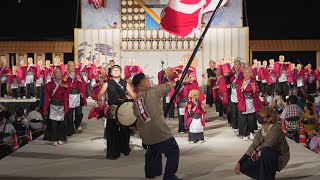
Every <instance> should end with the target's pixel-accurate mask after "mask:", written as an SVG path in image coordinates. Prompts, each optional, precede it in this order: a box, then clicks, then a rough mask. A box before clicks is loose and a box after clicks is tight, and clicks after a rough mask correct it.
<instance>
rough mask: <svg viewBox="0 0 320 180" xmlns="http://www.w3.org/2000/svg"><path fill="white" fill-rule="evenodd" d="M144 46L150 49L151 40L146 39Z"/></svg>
mask: <svg viewBox="0 0 320 180" xmlns="http://www.w3.org/2000/svg"><path fill="white" fill-rule="evenodd" d="M146 47H147V49H151V41H147V43H146Z"/></svg>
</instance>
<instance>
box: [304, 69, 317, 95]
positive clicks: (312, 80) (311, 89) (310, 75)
mask: <svg viewBox="0 0 320 180" xmlns="http://www.w3.org/2000/svg"><path fill="white" fill-rule="evenodd" d="M305 76H306V77H305V78H306V87H307V93H308V94H312V95H314V94H316V88H317V87H316V85H317V83H316V75H315V71H314V70H313V69H312V64H308V65H307V67H306V68H305Z"/></svg>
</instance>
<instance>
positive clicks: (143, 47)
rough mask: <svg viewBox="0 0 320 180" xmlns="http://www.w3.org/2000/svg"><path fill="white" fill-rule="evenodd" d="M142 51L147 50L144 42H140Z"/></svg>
mask: <svg viewBox="0 0 320 180" xmlns="http://www.w3.org/2000/svg"><path fill="white" fill-rule="evenodd" d="M140 49H146V43H145V42H144V41H141V42H140Z"/></svg>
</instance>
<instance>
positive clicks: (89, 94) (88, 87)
mask: <svg viewBox="0 0 320 180" xmlns="http://www.w3.org/2000/svg"><path fill="white" fill-rule="evenodd" d="M91 89H92V87H91V83H87V86H86V98H88V97H89V96H90V97H91V96H92V92H91Z"/></svg>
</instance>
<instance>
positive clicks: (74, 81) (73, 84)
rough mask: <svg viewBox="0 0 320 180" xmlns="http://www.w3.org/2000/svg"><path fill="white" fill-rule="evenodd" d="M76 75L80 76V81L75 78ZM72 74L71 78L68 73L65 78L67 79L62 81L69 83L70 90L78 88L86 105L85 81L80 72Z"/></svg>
mask: <svg viewBox="0 0 320 180" xmlns="http://www.w3.org/2000/svg"><path fill="white" fill-rule="evenodd" d="M77 75H79V76H80V77H81V81H82V82H79V81H78V80H77V77H76V76H77ZM74 76H75V77H74V78H73V79H72V78H71V77H70V74H69V73H68V79H67V81H64V83H65V84H68V85H70V91H71V90H73V89H75V90H79V91H80V96H81V97H82V100H83V103H84V105H87V99H86V94H85V92H86V83H85V82H84V79H83V77H82V75H81V74H80V73H78V72H76V73H75V74H74Z"/></svg>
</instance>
